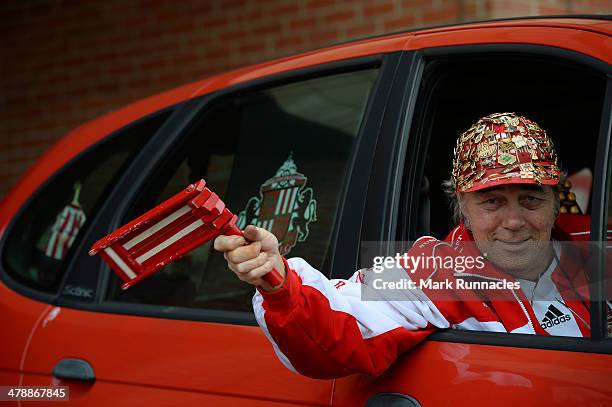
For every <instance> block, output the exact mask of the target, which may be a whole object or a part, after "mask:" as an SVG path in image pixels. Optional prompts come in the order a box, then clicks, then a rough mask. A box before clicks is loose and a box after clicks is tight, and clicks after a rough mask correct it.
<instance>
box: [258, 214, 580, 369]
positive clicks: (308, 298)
mask: <svg viewBox="0 0 612 407" xmlns="http://www.w3.org/2000/svg"><path fill="white" fill-rule="evenodd" d="M470 236H471V235H470V234H469V231H467V230H466V229H465V228H464V227H463V226H462V225H459V226H457V228H455V229H454V230H453V231H452V232H451V233H450V234H449V237H447V239H446V241H440V240H437V239H435V238H433V237H423V238H421V239H419V240H417V241H416V242H415V244H414V245H413V246H412V248H411V249H410V250H409V251H408V254H409V255H410V256H415V257H416V256H428V255H436V256H441V257H444V256H457V255H459V253H461V252H462V249H463V247H462V241H463V240H466V239H469V238H470ZM555 250H557V253H558V251H559V248H558V247H556V248H555ZM572 258H575V256H573V257H572V256H567V255H565V254H564V253H561V256H560V260H559V261H558V262H553V264H552V265H551V267H549V270H547V271H546V272H545V273H544V275H543V276H542V277H541V278H540V280H541V282H539V283H538V286H537V287H534V288H535V293H533V292H531V293H529V290H527V291H528V293H529V294H530V298H528V297H527V296H526V295H525V293H524V292H523V290H522V289H521V288H518V289H512V288H508V289H501V290H500V289H495V292H492V291H490V290H487V289H478V290H472V289H463V290H453V289H449V290H440V289H434V288H431V286H430V285H426V286H423V287H422V288H417V289H410V290H401V291H397V290H395V291H391V290H374V289H372V288H373V286H375V285H376V283H375V280H376V279H377V278H378V277H379V276H378V275H377V274H376V273H375V272H373V271H372V270H360V271H357V272H356V273H355V274H354V275H353V276H352V277H351V278H350V279H348V280H329V279H327V278H326V277H325V276H324V275H322V274H321V273H320V272H319V271H318V270H316V269H314V268H313V267H312V266H310V265H309V264H308V263H307V262H306V261H305V260H303V259H301V258H292V259H289V260H285V259H283V261H285V269H286V270H287V277H286V279H285V283H284V284H283V287H282V288H281V289H279V290H277V291H275V292H273V293H266V292H263V291H259V290H257V292H256V294H255V296H254V297H253V307H254V311H255V316H256V318H257V321H258V323H259V325H260V326H261V328H262V329H263V331H264V333H265V334H266V336H267V337H268V339H269V340H270V341H271V343H272V345H273V347H274V350H275V352H276V354H277V355H278V357H279V358H280V360H281V361H282V363H283V364H284V365H285V366H287V367H288V368H289V369H291V370H293V371H297V372H299V373H301V374H304V375H306V376H310V377H314V378H323V379H326V378H334V377H341V376H345V375H348V374H352V373H367V374H371V375H378V374H380V373H382V372H383V371H384V370H385V369H386V368H387V367H388V366H389V365H390V364H391V363H393V362H394V361H395V359H396V358H397V356H398V355H399V354H401V353H402V352H404V351H406V350H408V349H410V348H412V347H413V346H415V345H416V344H418V343H419V342H420V341H422V340H423V339H425V338H426V337H427V336H428V335H429V334H430V333H431V332H433V331H434V330H437V329H446V328H454V329H465V330H478V331H492V332H511V333H524V334H538V335H549V334H553V335H567V336H588V335H589V332H590V328H589V310H588V290H587V286H588V285H587V282H586V279H585V276H584V272H583V270H582V269H581V267H580V265H579V264H578V263H576V262H575V261H574V260H572ZM574 263H576V264H574ZM393 271H394V272H396V273H397V275H402V276H404V277H405V276H409V279H410V280H412V281H415V282H416V281H419V282H420V281H426V280H431V281H432V282H434V283H435V282H438V283H440V284H443V282H444V281H455V280H457V279H458V278H459V277H460V278H461V279H464V280H466V281H480V282H489V283H490V282H493V283H496V284H501V283H502V282H503V281H504V280H506V282H507V283H508V284H510V283H516V280H514V279H513V278H512V277H510V276H509V275H507V274H502V273H501V272H499V271H497V270H495V269H494V268H493V267H488V268H487V269H486V272H483V273H481V274H478V273H474V272H473V271H469V272H468V271H466V272H464V273H460V274H459V275H458V273H457V272H456V271H454V270H453V269H450V268H436V267H432V268H427V267H423V268H421V269H419V270H417V271H415V273H408V272H407V271H406V270H404V269H399V270H393ZM543 279H544V280H543ZM543 281H545V282H546V284H544V282H543ZM551 291H552V292H553V293H552V296H551V298H544V297H546V295H543V294H541V293H544V294H547V295H548V294H550V292H551ZM398 292H399V293H400V297H398V296H397V294H398ZM362 294H363V296H364V297H363V298H364V299H367V301H365V300H362ZM539 300H541V301H539ZM532 303H533V304H534V305H533V306H532ZM551 305H552V307H551ZM570 323H571V324H570ZM553 327H554V328H555V329H556V330H555V329H553Z"/></svg>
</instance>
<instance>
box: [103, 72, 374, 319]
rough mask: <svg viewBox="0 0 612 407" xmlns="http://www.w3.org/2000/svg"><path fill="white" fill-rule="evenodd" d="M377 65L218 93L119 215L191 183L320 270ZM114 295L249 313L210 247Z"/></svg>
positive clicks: (112, 290) (113, 290)
mask: <svg viewBox="0 0 612 407" xmlns="http://www.w3.org/2000/svg"><path fill="white" fill-rule="evenodd" d="M377 73H378V70H377V69H365V70H360V71H355V72H350V73H342V74H337V75H331V76H325V77H319V78H314V79H308V80H303V81H300V82H295V83H289V84H284V85H282V86H276V87H272V88H266V89H260V90H253V91H248V92H241V93H239V94H233V95H231V96H227V97H223V98H222V99H219V100H217V101H215V102H213V104H212V105H209V106H208V107H207V108H206V109H205V110H204V111H203V112H201V114H200V116H199V118H198V119H197V121H196V123H195V125H194V126H193V127H192V129H191V130H190V131H189V133H188V134H186V135H185V137H184V140H183V142H182V145H181V147H180V148H179V150H180V151H179V152H178V153H176V154H174V155H173V157H172V158H171V159H169V162H168V163H166V164H164V166H162V168H161V169H160V170H159V171H158V173H156V174H154V175H153V176H152V177H151V179H152V180H154V181H153V182H152V183H151V185H150V186H149V187H147V188H146V190H147V192H146V196H142V197H141V199H140V200H139V201H138V202H136V203H134V209H133V210H132V211H131V212H130V213H129V215H128V216H127V217H126V218H125V221H128V220H130V219H133V218H134V217H136V216H137V215H139V214H141V213H144V212H145V211H147V210H148V209H150V208H151V207H153V206H154V205H155V204H157V203H160V202H162V201H164V200H165V199H167V198H169V197H170V196H172V195H174V194H176V193H177V192H178V191H180V190H182V189H183V188H185V187H186V186H187V185H188V184H189V183H191V182H194V181H196V180H199V179H201V178H204V179H205V180H206V182H207V185H208V186H209V187H210V188H211V189H212V190H213V191H214V192H216V193H217V194H218V195H219V196H220V197H221V198H222V199H223V200H224V202H225V203H226V205H227V207H228V208H229V209H230V210H231V211H232V212H234V213H235V214H236V215H238V216H239V219H238V224H239V226H240V227H241V228H244V227H245V226H246V225H248V224H255V225H258V226H260V227H263V228H266V229H268V230H270V231H272V232H273V233H274V234H275V235H276V236H277V237H278V239H279V242H280V246H279V248H280V251H281V253H282V254H284V255H285V256H286V257H294V256H300V257H305V258H308V260H309V261H310V262H312V264H313V265H314V266H315V267H322V265H323V263H324V261H325V258H326V256H327V254H328V253H327V250H328V246H329V242H330V239H331V233H332V229H333V226H334V222H335V218H336V214H337V209H338V203H339V200H340V195H341V192H342V188H343V183H344V180H345V173H346V170H347V164H348V162H349V157H350V155H351V152H352V149H353V146H354V145H355V144H356V140H357V134H358V132H359V128H360V124H361V122H362V119H363V115H364V111H365V106H366V102H367V100H368V95H369V94H370V91H371V89H372V86H373V84H374V81H375V80H376V77H377ZM119 285H120V283H119V281H118V279H117V278H116V277H115V276H113V280H112V281H111V282H110V287H109V290H108V299H109V300H111V301H121V302H135V303H143V304H155V305H167V306H180V307H192V308H206V309H217V310H231V311H250V309H251V304H250V301H251V297H252V295H253V289H252V287H251V286H249V285H247V284H244V283H242V282H240V281H239V280H238V279H237V278H236V277H235V276H234V275H233V273H231V272H230V271H229V270H228V269H227V265H226V263H225V260H224V259H223V256H222V255H220V254H219V253H217V252H214V251H213V250H211V243H209V244H206V245H204V246H201V247H199V248H198V249H196V250H194V251H192V252H191V253H189V254H188V255H186V256H185V257H183V258H182V259H180V260H178V261H175V262H174V263H172V264H170V265H169V266H167V267H165V268H164V269H162V270H160V271H158V272H157V273H155V274H154V275H152V276H151V277H149V278H147V279H146V280H144V281H143V282H141V283H139V284H137V285H136V286H134V287H132V288H130V289H128V290H126V291H121V290H120V289H118V287H119Z"/></svg>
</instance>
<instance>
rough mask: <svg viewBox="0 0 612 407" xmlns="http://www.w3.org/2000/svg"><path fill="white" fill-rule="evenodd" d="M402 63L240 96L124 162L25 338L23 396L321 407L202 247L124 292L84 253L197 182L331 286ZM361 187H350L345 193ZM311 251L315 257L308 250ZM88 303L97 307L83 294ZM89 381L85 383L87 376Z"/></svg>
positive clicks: (267, 85)
mask: <svg viewBox="0 0 612 407" xmlns="http://www.w3.org/2000/svg"><path fill="white" fill-rule="evenodd" d="M398 57H399V56H398V55H385V56H372V57H366V58H362V59H356V60H350V61H345V62H342V63H333V64H329V65H326V66H321V67H317V68H314V69H312V68H311V69H308V70H305V71H300V72H291V73H289V74H283V75H281V76H279V77H272V78H266V79H262V80H260V81H255V82H251V83H247V84H244V85H239V86H236V87H234V88H231V89H227V90H223V91H220V92H217V93H215V94H212V95H207V96H204V97H202V98H198V99H195V100H193V101H190V102H188V103H187V104H186V105H185V106H184V107H183V108H182V109H181V110H180V111H179V112H178V113H177V114H175V115H173V116H172V117H171V118H170V119H169V120H168V121H167V122H166V123H165V125H164V126H163V127H162V128H161V129H160V130H159V132H158V133H157V134H156V136H155V138H154V140H152V142H151V143H149V144H148V145H147V146H146V147H145V148H144V149H143V150H142V151H141V153H140V154H139V155H138V157H136V158H135V159H134V160H132V165H131V167H130V169H129V170H128V171H127V172H126V173H125V174H124V175H123V177H122V178H121V179H120V180H119V181H118V182H117V184H116V187H115V189H114V190H113V191H111V192H110V193H109V195H108V197H107V201H106V202H105V203H104V205H102V207H101V209H100V210H99V212H98V214H97V215H96V218H95V220H94V221H93V222H94V224H93V225H92V227H91V228H89V229H88V230H87V234H86V235H84V236H83V237H82V239H81V241H80V244H79V247H78V248H77V249H75V250H77V252H76V253H75V256H74V260H73V261H72V262H71V264H70V269H69V274H68V276H67V277H66V278H65V279H64V281H63V282H62V287H63V288H62V294H63V295H62V297H61V298H60V299H59V300H58V301H57V306H56V307H55V308H53V309H52V310H51V311H50V313H49V314H47V315H46V316H45V319H44V320H45V322H44V323H43V324H40V325H39V326H38V329H36V332H35V333H34V335H33V337H32V340H31V343H30V346H29V347H28V352H27V355H26V358H25V368H24V370H25V371H27V374H26V377H25V378H24V380H23V384H24V385H50V384H57V385H68V386H69V387H70V397H71V400H72V402H73V403H75V404H77V405H79V404H80V405H102V404H103V405H107V404H111V403H120V404H126V403H132V402H135V403H138V404H144V403H149V404H153V405H193V404H194V403H196V402H197V403H205V404H230V403H231V404H232V405H270V404H272V405H289V404H308V405H327V404H329V403H330V401H331V395H332V386H333V382H332V381H321V380H312V379H308V378H305V377H303V376H300V375H298V374H296V373H293V372H291V371H289V370H287V369H286V368H285V367H284V366H282V364H281V363H280V362H279V361H278V359H277V357H276V355H275V354H274V352H273V349H272V347H271V346H270V343H269V342H268V340H267V339H266V338H265V336H264V335H263V333H262V332H261V330H260V329H259V327H257V326H255V325H256V324H255V321H254V317H253V315H252V311H251V305H250V297H251V296H252V294H253V289H252V287H250V286H247V285H245V284H243V283H241V282H240V281H239V280H237V279H236V278H235V277H234V276H233V275H232V274H231V273H230V272H229V271H228V270H227V268H226V265H225V263H224V260H223V257H222V256H221V255H219V254H218V253H216V252H214V251H212V250H211V245H210V244H207V245H205V246H202V247H200V248H198V249H196V250H194V251H193V252H191V253H190V254H189V255H187V256H185V257H184V258H182V259H181V260H179V261H176V262H175V263H173V264H171V265H170V266H168V267H167V268H165V269H163V270H161V271H159V272H158V273H156V274H155V275H154V276H152V277H150V278H149V279H148V280H146V281H143V282H142V283H141V284H139V285H138V286H135V287H133V288H130V289H129V290H127V291H121V290H120V289H119V281H118V279H117V278H116V277H115V276H114V275H113V274H112V273H111V272H110V270H109V269H108V267H106V266H105V265H104V264H102V263H101V261H100V259H99V258H97V257H89V256H88V255H87V250H88V249H89V247H90V246H91V245H92V244H93V242H95V241H96V240H97V239H99V238H100V237H102V236H104V235H105V234H107V233H109V232H110V231H112V230H113V229H114V228H116V227H118V226H119V225H121V224H123V223H125V222H127V221H128V220H130V219H132V218H134V217H135V216H138V215H139V214H141V213H143V212H144V211H146V210H148V209H149V208H151V207H153V206H155V204H157V203H159V202H161V201H163V200H165V199H167V198H168V197H169V196H171V195H173V194H175V193H176V192H178V191H180V190H181V189H183V188H185V187H186V186H187V185H188V184H189V183H190V182H193V181H195V180H197V179H200V178H205V179H206V180H207V183H208V186H209V187H210V188H212V189H213V190H214V191H215V192H217V193H218V194H219V196H221V197H222V199H223V200H224V201H225V202H226V204H227V205H228V207H229V208H230V209H232V210H233V211H234V212H235V213H236V214H238V215H239V216H240V220H239V222H240V223H241V225H242V226H244V225H246V224H248V223H254V224H257V225H259V226H261V227H265V228H267V229H268V230H271V231H273V232H274V233H276V234H277V236H278V237H279V240H280V241H281V250H282V251H283V252H284V253H291V255H303V256H308V257H309V258H311V259H314V260H313V261H315V262H316V263H317V264H318V266H319V267H321V268H322V269H324V270H329V269H330V268H331V267H332V264H333V263H334V262H336V261H338V259H342V258H350V259H351V261H352V262H353V263H354V262H355V259H356V250H357V248H358V239H359V237H358V235H357V236H348V237H347V238H346V239H347V243H350V244H348V245H347V246H346V247H343V248H342V250H338V251H336V250H335V249H336V246H337V244H338V240H339V239H341V238H343V237H344V236H345V235H344V233H345V232H340V231H341V230H342V229H343V227H344V225H349V224H355V223H358V221H359V219H360V217H361V216H362V213H360V212H359V210H356V208H352V207H351V199H353V197H354V196H355V195H356V194H357V195H359V194H361V193H362V190H361V189H360V184H359V183H360V182H362V181H363V179H364V178H363V177H365V179H367V177H368V175H369V170H370V169H369V167H368V166H363V165H361V164H360V163H362V162H370V161H371V154H372V152H373V148H372V146H373V145H374V144H375V143H376V139H377V136H378V129H379V126H380V121H381V120H382V112H383V111H384V109H385V106H386V104H387V99H388V92H389V89H390V86H391V83H392V76H393V74H394V72H395V68H396V66H397V60H398ZM353 175H358V177H353ZM305 242H307V243H308V244H304V243H305ZM85 287H91V288H90V291H88V293H90V294H91V299H92V300H91V301H89V302H85V301H83V300H82V298H81V297H79V294H81V293H82V292H83V290H85ZM84 371H85V372H89V374H83V373H82V372H84Z"/></svg>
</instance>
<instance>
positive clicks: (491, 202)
mask: <svg viewBox="0 0 612 407" xmlns="http://www.w3.org/2000/svg"><path fill="white" fill-rule="evenodd" d="M481 203H482V204H483V205H496V204H497V203H499V200H498V199H497V198H488V199H484V200H483V201H482V202H481Z"/></svg>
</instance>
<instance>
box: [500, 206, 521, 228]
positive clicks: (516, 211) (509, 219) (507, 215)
mask: <svg viewBox="0 0 612 407" xmlns="http://www.w3.org/2000/svg"><path fill="white" fill-rule="evenodd" d="M523 210H524V208H523V207H522V206H521V205H519V204H518V203H509V204H508V205H506V207H505V208H504V212H503V213H502V216H503V217H502V226H503V227H504V228H506V229H509V230H519V229H521V228H522V227H523V226H525V223H526V220H525V214H524V212H523Z"/></svg>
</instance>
